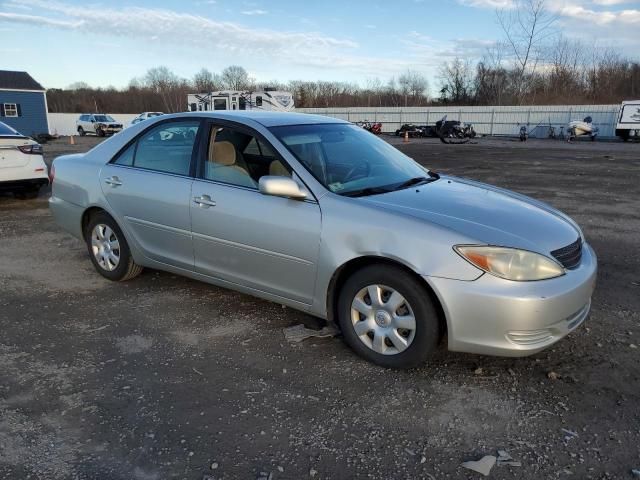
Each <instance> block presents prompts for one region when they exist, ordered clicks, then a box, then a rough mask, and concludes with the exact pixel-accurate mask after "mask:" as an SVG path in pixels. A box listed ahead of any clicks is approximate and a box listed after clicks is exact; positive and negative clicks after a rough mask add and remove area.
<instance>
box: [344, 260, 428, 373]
mask: <svg viewBox="0 0 640 480" xmlns="http://www.w3.org/2000/svg"><path fill="white" fill-rule="evenodd" d="M338 308H339V315H338V316H339V318H338V320H339V323H340V328H341V330H342V334H343V336H344V338H345V341H346V342H347V343H348V344H349V346H350V347H351V348H352V349H353V350H355V352H356V353H358V355H360V356H361V357H363V358H365V359H366V360H369V361H370V362H373V363H375V364H377V365H380V366H383V367H389V368H409V367H413V366H416V365H418V364H420V363H422V362H424V361H425V360H426V359H427V358H428V356H429V355H430V354H431V352H433V350H434V349H435V348H436V346H437V345H438V342H439V340H440V322H439V319H438V312H437V309H436V307H435V305H434V303H433V301H432V299H431V296H430V295H429V292H428V291H427V290H426V288H425V286H424V285H422V284H421V283H420V282H419V281H418V280H417V279H416V278H414V277H413V276H412V275H410V274H409V273H407V272H405V271H404V270H402V269H400V268H398V267H394V266H389V265H373V266H370V267H365V268H363V269H362V270H359V271H358V272H356V273H355V274H353V275H352V276H351V277H350V278H349V279H348V280H347V281H346V283H345V285H344V287H343V289H342V291H341V292H340V298H339V301H338Z"/></svg>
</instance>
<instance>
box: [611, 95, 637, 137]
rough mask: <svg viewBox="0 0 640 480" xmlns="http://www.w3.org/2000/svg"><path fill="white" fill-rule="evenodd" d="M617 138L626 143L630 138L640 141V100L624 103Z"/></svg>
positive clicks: (617, 126) (619, 118)
mask: <svg viewBox="0 0 640 480" xmlns="http://www.w3.org/2000/svg"><path fill="white" fill-rule="evenodd" d="M616 136H618V137H620V138H621V139H622V140H624V141H625V142H626V141H627V140H629V139H630V138H634V139H640V100H631V101H626V102H622V105H621V106H620V113H619V114H618V123H617V125H616Z"/></svg>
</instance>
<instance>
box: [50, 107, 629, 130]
mask: <svg viewBox="0 0 640 480" xmlns="http://www.w3.org/2000/svg"><path fill="white" fill-rule="evenodd" d="M619 109H620V105H551V106H532V107H404V108H403V107H380V108H375V107H350V108H298V109H296V111H297V112H302V113H315V114H318V115H327V116H329V117H335V118H341V119H344V120H348V121H350V122H358V121H364V120H368V121H370V122H380V123H382V130H383V131H384V132H394V131H395V130H396V129H398V128H400V126H401V125H402V124H403V123H415V124H418V125H425V124H426V125H433V124H435V122H436V121H438V120H440V119H441V118H442V117H444V116H445V115H447V119H449V120H460V121H462V122H469V123H473V125H474V128H475V130H476V132H478V133H479V134H482V135H518V132H519V130H520V126H521V125H527V127H528V129H529V132H530V134H531V136H533V137H547V136H548V134H549V127H555V129H556V132H558V131H559V130H560V127H565V128H566V126H567V123H569V122H570V121H571V120H582V119H583V118H584V117H586V116H591V117H592V118H593V123H594V124H595V125H596V126H597V127H598V128H600V135H601V136H602V137H613V136H615V126H616V122H617V118H618V111H619ZM79 116H80V115H79V114H77V113H50V114H49V131H50V133H52V134H58V135H73V134H75V133H76V120H77V119H78V117H79ZM111 116H112V117H113V118H114V119H115V120H116V121H118V122H121V123H122V124H124V126H125V127H126V126H127V125H129V123H130V122H131V120H133V119H134V118H135V116H136V114H134V113H114V114H111Z"/></svg>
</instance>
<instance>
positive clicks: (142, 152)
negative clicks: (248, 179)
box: [100, 120, 200, 270]
mask: <svg viewBox="0 0 640 480" xmlns="http://www.w3.org/2000/svg"><path fill="white" fill-rule="evenodd" d="M199 125H200V121H199V120H172V121H167V122H162V123H161V124H160V125H158V126H156V127H154V128H152V129H151V130H149V131H147V132H145V133H143V134H142V135H141V136H140V138H139V139H138V140H137V141H135V142H133V143H132V144H131V145H129V146H128V147H127V148H126V149H125V150H123V151H122V152H121V153H120V154H119V155H118V156H117V157H116V158H115V159H114V161H112V162H111V163H109V164H107V165H105V166H104V167H103V169H102V171H101V172H100V182H101V185H102V191H103V192H104V195H105V197H106V199H107V201H108V202H109V205H110V206H111V208H112V210H113V211H114V212H115V213H116V215H117V217H118V219H119V220H120V221H121V222H123V223H124V225H123V226H124V227H125V228H126V230H127V231H128V232H130V233H131V235H133V237H134V239H135V241H136V243H137V244H138V245H139V246H140V247H141V248H142V250H143V253H144V255H145V256H147V257H148V258H150V259H152V260H155V261H158V262H162V263H165V264H168V265H173V266H177V267H180V268H185V269H188V270H193V243H192V241H191V222H190V217H189V209H190V201H191V186H192V183H193V178H192V176H191V162H192V156H193V149H194V145H195V143H196V137H197V132H198V128H199Z"/></svg>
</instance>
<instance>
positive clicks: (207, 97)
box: [187, 88, 294, 112]
mask: <svg viewBox="0 0 640 480" xmlns="http://www.w3.org/2000/svg"><path fill="white" fill-rule="evenodd" d="M293 109H294V106H293V95H292V94H291V92H283V91H279V90H271V89H268V88H266V89H264V90H258V91H253V92H242V91H239V90H222V91H219V92H210V93H190V94H189V95H187V111H188V112H206V111H211V110H271V111H276V112H290V111H292V110H293Z"/></svg>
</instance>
